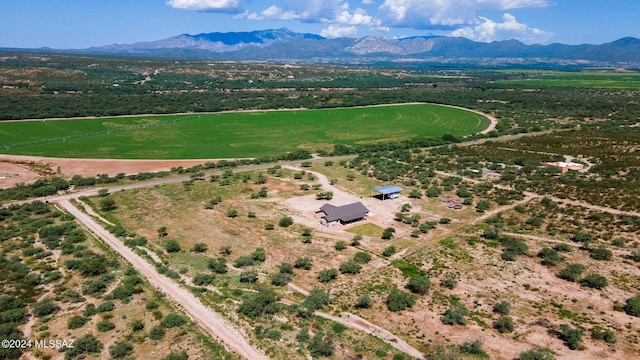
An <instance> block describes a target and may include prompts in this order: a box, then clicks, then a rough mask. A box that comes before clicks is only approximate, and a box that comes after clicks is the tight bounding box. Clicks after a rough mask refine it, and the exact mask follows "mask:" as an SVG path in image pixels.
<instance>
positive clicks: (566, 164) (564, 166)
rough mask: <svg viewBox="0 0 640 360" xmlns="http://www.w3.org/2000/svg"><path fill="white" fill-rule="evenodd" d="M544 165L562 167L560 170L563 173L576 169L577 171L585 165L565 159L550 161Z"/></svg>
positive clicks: (555, 167)
mask: <svg viewBox="0 0 640 360" xmlns="http://www.w3.org/2000/svg"><path fill="white" fill-rule="evenodd" d="M544 167H547V168H554V169H560V171H561V172H562V173H563V174H565V173H566V172H567V171H569V170H575V171H582V170H584V165H582V164H579V163H574V162H565V161H558V162H548V163H545V164H544Z"/></svg>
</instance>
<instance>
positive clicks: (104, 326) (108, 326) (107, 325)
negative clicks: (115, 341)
mask: <svg viewBox="0 0 640 360" xmlns="http://www.w3.org/2000/svg"><path fill="white" fill-rule="evenodd" d="M115 328H116V324H114V323H112V322H111V321H109V320H106V319H105V320H102V321H100V322H98V323H97V324H96V329H98V331H100V332H105V331H109V330H113V329H115Z"/></svg>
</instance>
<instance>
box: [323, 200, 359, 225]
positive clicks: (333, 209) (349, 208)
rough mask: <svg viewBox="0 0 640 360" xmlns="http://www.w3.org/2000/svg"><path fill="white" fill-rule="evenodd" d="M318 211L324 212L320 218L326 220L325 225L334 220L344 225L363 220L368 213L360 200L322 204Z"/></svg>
mask: <svg viewBox="0 0 640 360" xmlns="http://www.w3.org/2000/svg"><path fill="white" fill-rule="evenodd" d="M318 212H321V213H324V215H323V216H322V218H323V219H324V221H326V223H327V225H328V224H330V223H332V222H336V221H338V222H340V223H341V224H342V225H345V224H349V223H352V222H356V221H360V220H364V219H366V218H367V216H368V215H369V209H367V208H366V207H365V206H364V205H362V203H360V202H357V203H353V204H349V205H343V206H334V205H331V204H324V205H322V207H320V210H319V211H318Z"/></svg>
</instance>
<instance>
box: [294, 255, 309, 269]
mask: <svg viewBox="0 0 640 360" xmlns="http://www.w3.org/2000/svg"><path fill="white" fill-rule="evenodd" d="M293 266H294V267H295V268H296V269H304V270H311V267H312V266H313V262H312V261H311V259H309V258H305V257H300V258H297V259H296V261H295V262H294V263H293Z"/></svg>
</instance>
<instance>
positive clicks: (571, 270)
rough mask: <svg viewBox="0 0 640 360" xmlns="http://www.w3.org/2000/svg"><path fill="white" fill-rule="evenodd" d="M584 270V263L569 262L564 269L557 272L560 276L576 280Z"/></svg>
mask: <svg viewBox="0 0 640 360" xmlns="http://www.w3.org/2000/svg"><path fill="white" fill-rule="evenodd" d="M583 272H584V265H582V264H569V265H567V266H566V267H565V268H564V269H562V270H560V273H559V274H558V275H559V276H560V278H562V279H565V280H568V281H573V282H576V281H578V280H579V279H580V276H581V275H582V273H583Z"/></svg>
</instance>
